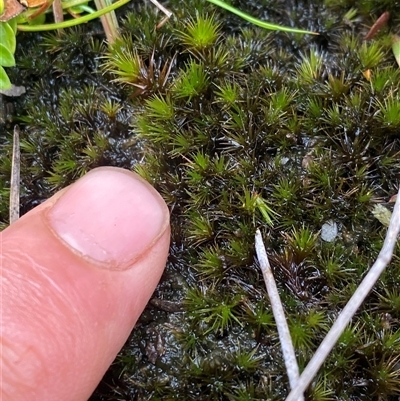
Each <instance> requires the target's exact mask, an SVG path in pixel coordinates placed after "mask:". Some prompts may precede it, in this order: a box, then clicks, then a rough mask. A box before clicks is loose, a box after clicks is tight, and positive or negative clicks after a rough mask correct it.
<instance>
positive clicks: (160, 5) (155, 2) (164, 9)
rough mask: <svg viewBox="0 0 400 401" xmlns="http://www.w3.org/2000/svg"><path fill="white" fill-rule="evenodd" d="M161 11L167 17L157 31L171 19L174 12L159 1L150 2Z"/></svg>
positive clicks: (159, 24)
mask: <svg viewBox="0 0 400 401" xmlns="http://www.w3.org/2000/svg"><path fill="white" fill-rule="evenodd" d="M150 1H151V2H152V3H153V4H154V5H155V6H156V7H157V8H158V9H159V10H161V11H162V12H163V13H164V14H165V17H164V18H163V19H162V20H161V21H160V22H159V23H158V24H157V26H156V29H160V28H161V27H162V26H163V25H164V24H165V23H166V22H167V21H168V20H169V19H170V18H171V15H172V12H171V11H169V10H168V9H167V8H165V7H164V6H163V5H162V4H160V3H159V2H158V1H157V0H150Z"/></svg>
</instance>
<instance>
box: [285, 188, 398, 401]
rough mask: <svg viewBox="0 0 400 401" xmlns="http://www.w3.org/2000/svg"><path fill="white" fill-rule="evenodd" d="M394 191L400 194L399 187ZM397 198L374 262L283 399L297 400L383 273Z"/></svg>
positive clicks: (395, 219)
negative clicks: (294, 384)
mask: <svg viewBox="0 0 400 401" xmlns="http://www.w3.org/2000/svg"><path fill="white" fill-rule="evenodd" d="M398 193H399V194H400V189H399V192H398ZM399 199H400V196H397V200H396V203H395V205H394V210H393V214H392V218H391V219H390V225H389V228H388V231H387V234H386V238H385V241H384V243H383V247H382V249H381V251H380V252H379V255H378V258H377V260H376V262H375V263H374V264H373V265H372V267H371V269H370V271H369V272H368V274H367V275H366V276H365V278H364V280H363V281H362V282H361V284H360V285H359V287H358V288H357V290H356V291H355V293H354V294H353V296H352V297H351V298H350V300H349V302H347V305H346V306H345V307H344V309H343V310H342V312H341V313H340V315H339V316H338V318H337V319H336V321H335V323H334V324H333V326H332V328H331V329H330V330H329V332H328V334H327V335H326V336H325V338H324V340H323V341H322V342H321V345H320V346H319V347H318V349H317V351H316V352H315V354H314V356H313V357H312V358H311V360H310V362H309V363H308V365H307V366H306V368H305V369H304V371H303V373H302V374H301V376H300V378H299V380H298V381H297V384H296V386H295V387H294V388H293V389H292V391H291V392H290V393H289V395H288V397H287V398H286V401H298V400H299V399H300V397H301V396H302V395H303V393H304V391H305V390H306V388H307V387H308V385H309V384H310V383H311V380H312V379H313V378H314V376H315V375H316V374H317V372H318V370H319V368H320V367H321V366H322V364H323V363H324V362H325V360H326V358H327V356H328V354H329V353H330V352H331V350H332V348H333V347H334V346H335V344H336V342H337V340H338V339H339V337H340V336H341V334H342V333H343V331H344V329H345V328H346V326H347V325H348V323H349V322H350V320H351V319H352V317H353V316H354V314H355V313H356V311H357V309H358V308H359V307H360V305H361V304H362V302H363V301H364V299H365V298H366V297H367V295H368V294H369V292H370V291H371V289H372V287H373V286H374V285H375V283H376V281H377V280H378V279H379V277H380V275H381V274H382V273H383V271H384V270H385V268H386V266H387V265H388V264H389V262H390V260H391V259H392V256H393V250H394V246H395V244H396V240H397V236H398V234H399V231H400V201H399Z"/></svg>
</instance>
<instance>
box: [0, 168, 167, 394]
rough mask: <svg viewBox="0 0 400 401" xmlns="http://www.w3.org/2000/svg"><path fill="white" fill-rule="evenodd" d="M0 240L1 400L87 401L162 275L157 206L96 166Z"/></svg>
mask: <svg viewBox="0 0 400 401" xmlns="http://www.w3.org/2000/svg"><path fill="white" fill-rule="evenodd" d="M0 236H1V237H0V246H1V248H0V256H1V259H0V268H1V270H0V278H1V287H0V289H1V292H0V296H1V298H0V300H1V305H0V307H1V309H0V318H1V321H0V327H1V333H0V334H1V337H0V340H1V343H0V346H1V348H0V353H1V364H0V375H1V376H0V399H1V400H3V401H8V400H10V401H11V400H12V401H25V400H30V401H36V400H38V401H39V400H40V401H54V400H58V401H85V400H87V399H88V398H89V397H90V395H91V394H92V392H93V390H94V389H95V387H96V386H97V384H98V383H99V381H100V380H101V378H102V376H103V375H104V373H105V371H106V370H107V368H108V367H109V365H110V364H111V363H112V361H113V359H114V358H115V356H116V355H117V353H118V351H119V350H120V349H121V347H122V346H123V344H124V342H125V341H126V339H127V338H128V336H129V334H130V332H131V330H132V329H133V327H134V325H135V323H136V321H137V319H138V318H139V316H140V314H141V312H142V311H143V309H144V307H145V306H146V304H147V302H148V300H149V298H150V297H151V294H152V293H153V291H154V289H155V287H156V285H157V283H158V281H159V279H160V277H161V275H162V272H163V270H164V267H165V263H166V258H167V253H168V247H169V241H170V228H169V213H168V209H167V207H166V205H165V203H164V201H163V200H162V199H161V197H160V195H159V194H158V193H157V192H156V191H155V190H154V189H153V188H152V187H151V186H150V185H149V184H148V183H145V182H144V181H143V180H141V179H140V178H139V177H138V176H136V175H134V174H133V173H131V172H128V171H126V170H122V169H116V168H100V169H95V170H93V171H92V172H90V173H89V174H87V175H86V176H85V177H84V178H82V179H80V180H79V181H77V182H76V183H74V184H73V185H71V186H70V187H68V188H66V189H64V190H63V191H61V192H60V193H58V194H56V195H55V196H53V197H52V198H50V199H49V200H47V201H46V202H45V203H43V204H42V205H40V206H39V207H37V208H35V209H34V210H32V211H31V212H29V213H28V214H26V215H25V216H23V217H22V218H21V219H19V220H18V221H17V222H16V223H14V224H13V225H11V226H10V227H9V228H7V229H6V230H4V231H3V232H2V233H0Z"/></svg>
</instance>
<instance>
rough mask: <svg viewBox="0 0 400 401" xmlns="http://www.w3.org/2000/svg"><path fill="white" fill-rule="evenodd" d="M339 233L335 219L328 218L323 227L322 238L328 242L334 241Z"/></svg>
mask: <svg viewBox="0 0 400 401" xmlns="http://www.w3.org/2000/svg"><path fill="white" fill-rule="evenodd" d="M337 235H338V226H337V224H336V223H335V222H334V221H333V220H328V221H327V222H326V223H324V224H323V225H322V227H321V238H322V239H323V240H324V241H326V242H332V241H334V239H335V238H336V237H337Z"/></svg>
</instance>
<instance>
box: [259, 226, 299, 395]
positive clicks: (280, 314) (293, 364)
mask: <svg viewBox="0 0 400 401" xmlns="http://www.w3.org/2000/svg"><path fill="white" fill-rule="evenodd" d="M255 245H256V252H257V257H258V261H259V262H260V268H261V271H262V274H263V277H264V281H265V286H266V287H267V292H268V296H269V299H270V302H271V308H272V313H273V314H274V318H275V322H276V327H277V329H278V334H279V340H280V343H281V347H282V353H283V358H284V360H285V365H286V371H287V374H288V377H289V383H290V387H291V388H294V387H295V386H296V384H297V381H298V379H299V367H298V365H297V361H296V355H295V353H294V348H293V344H292V339H291V337H290V332H289V327H288V325H287V322H286V317H285V312H284V311H283V306H282V302H281V300H280V297H279V293H278V288H277V287H276V283H275V279H274V275H273V274H272V269H271V266H270V264H269V260H268V256H267V252H266V250H265V246H264V243H263V240H262V236H261V232H260V230H257V231H256V237H255ZM300 400H303V397H302V396H299V397H298V401H300Z"/></svg>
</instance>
